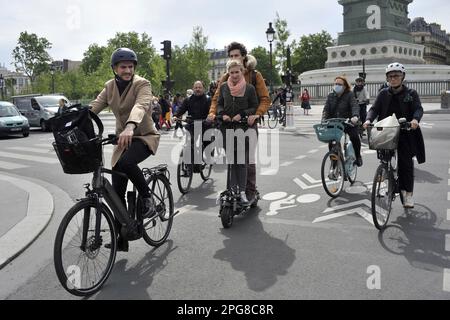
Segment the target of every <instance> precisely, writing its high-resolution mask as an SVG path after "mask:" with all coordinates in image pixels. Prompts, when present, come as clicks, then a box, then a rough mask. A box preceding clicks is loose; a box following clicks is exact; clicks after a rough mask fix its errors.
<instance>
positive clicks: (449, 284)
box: [443, 269, 450, 292]
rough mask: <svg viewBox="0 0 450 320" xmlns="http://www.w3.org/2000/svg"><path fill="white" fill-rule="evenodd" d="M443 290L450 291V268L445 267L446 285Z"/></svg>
mask: <svg viewBox="0 0 450 320" xmlns="http://www.w3.org/2000/svg"><path fill="white" fill-rule="evenodd" d="M443 290H444V291H446V292H450V269H444V286H443Z"/></svg>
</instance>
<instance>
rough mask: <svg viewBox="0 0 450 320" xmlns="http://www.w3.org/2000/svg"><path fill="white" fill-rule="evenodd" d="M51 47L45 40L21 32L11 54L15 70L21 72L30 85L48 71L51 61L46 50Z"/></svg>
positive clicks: (32, 34)
mask: <svg viewBox="0 0 450 320" xmlns="http://www.w3.org/2000/svg"><path fill="white" fill-rule="evenodd" d="M51 47H52V44H51V43H50V42H49V41H48V40H47V39H45V38H39V37H38V36H37V35H36V34H34V33H31V34H29V33H28V32H26V31H25V32H21V33H20V36H19V40H18V42H17V46H16V48H15V49H14V50H13V53H12V55H13V58H14V66H15V67H16V70H22V71H23V72H24V73H25V75H26V76H27V77H28V78H29V79H30V81H31V83H34V81H35V80H36V77H37V76H38V75H39V74H41V73H42V72H44V71H45V70H47V69H48V65H49V63H50V62H51V60H52V59H51V57H50V55H49V54H48V52H47V50H48V49H51Z"/></svg>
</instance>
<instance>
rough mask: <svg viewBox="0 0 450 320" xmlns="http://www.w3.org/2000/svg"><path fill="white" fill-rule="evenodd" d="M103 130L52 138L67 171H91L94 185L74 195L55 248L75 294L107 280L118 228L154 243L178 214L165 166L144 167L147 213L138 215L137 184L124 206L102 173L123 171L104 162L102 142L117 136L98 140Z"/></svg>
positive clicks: (62, 276) (59, 270)
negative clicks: (93, 134)
mask: <svg viewBox="0 0 450 320" xmlns="http://www.w3.org/2000/svg"><path fill="white" fill-rule="evenodd" d="M94 116H95V115H94ZM95 117H96V116H95ZM97 119H98V118H97ZM96 122H97V121H96ZM97 124H98V123H97ZM100 125H101V122H100ZM102 133H103V126H101V128H100V133H99V134H98V136H97V137H96V138H94V139H91V140H89V141H85V142H80V141H76V139H75V140H73V139H72V140H71V142H70V143H62V142H58V141H56V142H54V143H53V146H54V148H55V151H56V153H57V155H58V158H59V160H60V162H61V165H62V167H63V170H64V172H65V173H69V174H80V173H89V172H91V173H92V172H93V179H92V188H91V185H90V184H86V185H85V186H84V187H85V189H86V193H85V197H84V198H83V199H79V200H77V203H76V204H75V205H74V206H73V207H72V208H71V209H69V211H68V212H67V213H66V214H65V216H64V218H63V219H62V221H61V224H60V226H59V228H58V232H57V234H56V238H55V244H54V250H53V255H54V265H55V270H56V274H57V276H58V279H59V281H60V282H61V285H62V286H63V287H64V289H66V290H67V291H68V292H69V293H71V294H73V295H76V296H90V295H93V294H94V293H96V292H98V291H99V290H100V289H101V287H102V286H103V284H104V283H105V282H106V280H107V279H108V277H109V275H110V274H111V272H112V269H113V266H114V262H115V258H116V252H117V239H118V233H119V230H120V233H121V236H122V237H123V238H124V239H125V240H128V241H135V240H138V239H141V238H143V239H144V240H145V241H146V242H147V243H148V244H149V245H151V246H155V247H157V246H160V245H162V244H163V243H164V242H165V241H166V239H167V237H168V236H169V233H170V230H171V228H172V223H173V218H174V217H175V215H176V214H177V213H178V212H175V213H174V203H173V196H172V189H171V186H170V182H169V181H170V173H169V171H168V170H167V165H160V166H157V167H155V168H151V169H147V168H146V169H142V172H143V174H144V177H145V179H146V181H147V183H148V185H149V187H150V191H151V197H152V198H153V204H154V208H153V210H154V211H153V214H152V215H150V217H151V218H145V217H143V216H142V208H143V201H142V198H141V197H140V196H139V194H138V193H137V191H136V188H135V187H134V189H133V191H132V192H128V194H127V202H128V209H127V208H126V207H125V206H124V204H123V203H122V201H121V200H120V198H119V196H118V195H117V194H116V192H115V191H114V189H113V187H112V185H111V184H110V182H109V181H108V180H107V179H106V178H105V177H104V175H105V174H116V175H122V176H126V175H124V174H122V173H119V172H115V171H112V170H108V169H105V168H104V167H103V146H104V145H107V144H115V143H116V142H117V137H116V136H115V135H110V136H108V138H106V139H102V137H101V136H102ZM73 138H76V137H75V136H74V137H73ZM83 160H84V161H83ZM106 245H109V248H107V246H106Z"/></svg>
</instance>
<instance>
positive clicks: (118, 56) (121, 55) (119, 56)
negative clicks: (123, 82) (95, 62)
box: [111, 48, 138, 68]
mask: <svg viewBox="0 0 450 320" xmlns="http://www.w3.org/2000/svg"><path fill="white" fill-rule="evenodd" d="M121 61H133V62H134V65H135V66H136V65H137V63H138V58H137V55H136V53H135V52H134V51H133V50H131V49H128V48H119V49H117V50H116V51H114V52H113V54H112V56H111V67H113V68H114V66H115V65H117V64H118V63H119V62H121Z"/></svg>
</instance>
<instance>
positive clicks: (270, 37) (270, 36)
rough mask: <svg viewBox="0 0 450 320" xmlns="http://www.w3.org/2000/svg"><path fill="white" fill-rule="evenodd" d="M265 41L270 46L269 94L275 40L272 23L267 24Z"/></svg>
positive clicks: (271, 88) (271, 85)
mask: <svg viewBox="0 0 450 320" xmlns="http://www.w3.org/2000/svg"><path fill="white" fill-rule="evenodd" d="M266 36H267V41H268V42H269V45H270V79H269V81H270V93H271V94H272V93H273V62H272V42H273V40H274V39H275V30H274V29H273V28H272V22H269V29H267V31H266Z"/></svg>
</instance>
